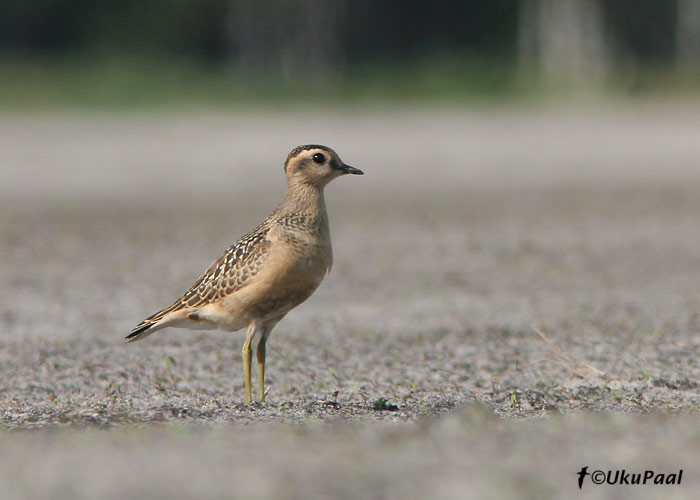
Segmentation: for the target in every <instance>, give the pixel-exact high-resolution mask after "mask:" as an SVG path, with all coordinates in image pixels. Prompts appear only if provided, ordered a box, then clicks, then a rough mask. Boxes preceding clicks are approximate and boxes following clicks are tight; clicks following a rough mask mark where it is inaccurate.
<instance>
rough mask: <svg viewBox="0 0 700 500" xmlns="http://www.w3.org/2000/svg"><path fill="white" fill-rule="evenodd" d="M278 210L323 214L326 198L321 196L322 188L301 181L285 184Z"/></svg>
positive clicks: (324, 212)
mask: <svg viewBox="0 0 700 500" xmlns="http://www.w3.org/2000/svg"><path fill="white" fill-rule="evenodd" d="M279 211H280V212H285V213H293V212H296V213H305V214H314V215H323V216H325V214H326V200H325V198H324V197H323V188H322V187H320V188H319V187H317V186H313V185H309V184H305V183H301V182H294V183H289V184H287V192H286V194H285V195H284V199H283V200H282V203H280V206H279Z"/></svg>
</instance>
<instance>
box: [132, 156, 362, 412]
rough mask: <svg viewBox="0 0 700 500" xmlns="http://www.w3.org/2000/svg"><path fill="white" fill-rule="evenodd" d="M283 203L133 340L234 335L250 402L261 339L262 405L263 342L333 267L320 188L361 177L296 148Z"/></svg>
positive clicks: (287, 166)
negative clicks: (175, 334) (170, 330)
mask: <svg viewBox="0 0 700 500" xmlns="http://www.w3.org/2000/svg"><path fill="white" fill-rule="evenodd" d="M284 173H285V175H286V177H287V192H286V194H285V195H284V199H283V200H282V203H280V204H279V206H278V207H277V208H276V209H275V210H274V211H273V212H272V213H271V214H270V215H269V216H268V217H267V219H265V220H264V221H263V223H262V224H260V225H259V226H258V227H257V228H255V229H254V230H253V231H251V232H250V233H248V234H246V235H245V236H243V237H242V238H241V239H240V240H239V241H238V243H236V244H234V245H232V246H231V247H230V248H229V249H228V250H226V252H224V254H223V255H222V256H221V257H219V258H218V260H216V262H214V263H213V264H212V265H211V266H210V267H209V269H207V270H206V272H205V273H204V274H203V275H202V276H201V277H200V278H199V279H198V280H197V282H196V283H195V284H194V285H192V287H191V288H190V289H189V290H188V291H187V292H186V293H185V294H184V295H183V296H182V298H180V299H178V300H176V301H175V302H173V303H172V304H171V305H170V306H168V307H166V308H165V309H163V310H161V311H158V312H157V313H155V314H154V315H152V316H150V317H148V318H146V319H145V320H143V321H142V322H141V323H139V325H138V326H136V328H134V330H133V331H132V332H131V334H130V335H129V336H127V337H126V338H127V341H128V342H134V341H136V340H141V339H143V338H145V337H148V336H149V335H150V334H152V333H153V332H156V331H158V330H160V329H162V328H165V327H169V326H173V327H177V328H190V329H202V330H211V329H219V330H228V331H236V330H240V329H241V328H244V327H247V328H248V330H247V332H246V338H245V342H244V343H243V351H242V355H243V370H244V376H245V401H246V403H250V402H251V401H252V397H251V383H250V370H251V368H250V366H251V362H252V356H253V351H252V348H251V342H252V340H253V339H254V338H255V337H256V336H259V337H260V340H259V341H258V346H257V360H258V384H259V386H258V399H259V400H260V401H263V402H264V401H265V343H266V342H267V338H268V337H269V336H270V332H271V331H272V328H273V327H274V326H275V325H276V324H277V322H279V320H281V319H282V318H283V317H284V316H285V314H287V313H288V312H289V311H291V310H292V309H293V308H295V307H296V306H298V305H299V304H301V303H302V302H304V301H305V300H306V299H308V298H309V297H310V296H311V294H312V293H313V292H314V290H316V288H317V287H318V285H320V284H321V281H322V280H323V278H324V277H325V275H326V274H327V273H328V271H330V268H331V264H332V263H333V252H332V250H331V236H330V231H329V228H328V213H327V211H326V203H325V201H324V198H323V188H324V187H325V186H326V184H328V183H329V182H330V181H332V180H333V179H335V178H336V177H339V176H341V175H344V174H358V175H361V174H362V171H361V170H358V169H356V168H354V167H351V166H349V165H346V164H344V163H343V162H342V161H341V160H340V158H339V157H338V155H337V154H336V153H335V151H333V150H332V149H330V148H327V147H325V146H319V145H316V144H311V145H306V146H299V147H297V148H295V149H293V150H292V152H291V153H289V156H287V161H286V162H285V163H284Z"/></svg>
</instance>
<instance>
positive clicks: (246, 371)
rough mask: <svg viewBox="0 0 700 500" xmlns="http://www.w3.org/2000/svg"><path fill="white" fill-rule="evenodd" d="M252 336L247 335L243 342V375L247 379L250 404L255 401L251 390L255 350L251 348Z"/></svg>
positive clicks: (246, 399)
mask: <svg viewBox="0 0 700 500" xmlns="http://www.w3.org/2000/svg"><path fill="white" fill-rule="evenodd" d="M251 340H253V338H252V337H250V336H249V337H247V338H246V339H245V342H243V351H242V353H241V354H242V355H243V377H244V379H245V402H246V404H250V403H251V402H252V401H253V398H252V396H251V391H250V362H251V361H252V360H253V350H252V349H251V348H250V341H251Z"/></svg>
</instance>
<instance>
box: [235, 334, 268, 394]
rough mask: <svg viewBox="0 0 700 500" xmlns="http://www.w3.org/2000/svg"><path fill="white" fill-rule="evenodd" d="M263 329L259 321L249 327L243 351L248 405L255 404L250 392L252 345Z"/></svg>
mask: <svg viewBox="0 0 700 500" xmlns="http://www.w3.org/2000/svg"><path fill="white" fill-rule="evenodd" d="M261 327H262V325H261V324H260V323H259V322H258V321H253V322H252V323H251V324H250V325H248V331H247V332H246V334H245V342H243V350H242V351H241V354H242V356H243V378H244V380H245V402H246V404H250V403H252V402H253V396H252V394H251V390H250V364H251V362H252V361H253V349H251V347H250V343H251V342H252V341H253V337H255V334H256V333H257V332H258V330H260V328H261ZM263 333H264V332H263Z"/></svg>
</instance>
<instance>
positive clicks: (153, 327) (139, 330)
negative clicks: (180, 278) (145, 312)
mask: <svg viewBox="0 0 700 500" xmlns="http://www.w3.org/2000/svg"><path fill="white" fill-rule="evenodd" d="M182 305H183V304H182V303H181V302H180V301H177V302H175V303H173V304H172V305H170V306H169V307H166V308H165V309H162V310H160V311H158V312H157V313H155V314H153V315H152V316H149V317H148V318H146V319H144V320H143V321H142V322H141V323H139V324H138V325H136V327H135V328H134V329H133V330H131V333H130V334H129V335H127V336H126V342H127V344H128V343H129V342H136V341H137V340H142V339H145V338H146V337H148V336H149V335H151V334H152V333H155V332H157V331H158V330H160V329H161V328H165V327H166V326H168V325H170V324H171V323H172V322H173V321H174V320H176V319H177V316H179V314H172V313H178V312H179V310H180V309H181V308H182Z"/></svg>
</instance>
